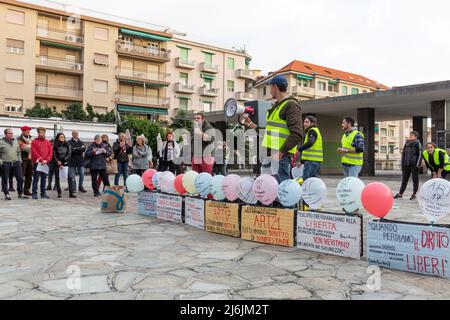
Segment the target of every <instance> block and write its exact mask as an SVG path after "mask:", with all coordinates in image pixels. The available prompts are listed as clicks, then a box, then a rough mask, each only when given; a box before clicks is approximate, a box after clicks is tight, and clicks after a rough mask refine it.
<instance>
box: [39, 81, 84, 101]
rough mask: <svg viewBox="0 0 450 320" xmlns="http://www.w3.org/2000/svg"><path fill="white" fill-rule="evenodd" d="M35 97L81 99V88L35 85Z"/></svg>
mask: <svg viewBox="0 0 450 320" xmlns="http://www.w3.org/2000/svg"><path fill="white" fill-rule="evenodd" d="M35 95H36V97H38V98H46V99H55V100H67V101H83V90H80V89H76V88H73V87H63V86H49V85H39V84H37V85H36V92H35Z"/></svg>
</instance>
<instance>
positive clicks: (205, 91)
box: [200, 87, 220, 97]
mask: <svg viewBox="0 0 450 320" xmlns="http://www.w3.org/2000/svg"><path fill="white" fill-rule="evenodd" d="M219 91H220V90H219V89H217V88H207V87H200V95H202V96H214V97H216V96H218V95H219Z"/></svg>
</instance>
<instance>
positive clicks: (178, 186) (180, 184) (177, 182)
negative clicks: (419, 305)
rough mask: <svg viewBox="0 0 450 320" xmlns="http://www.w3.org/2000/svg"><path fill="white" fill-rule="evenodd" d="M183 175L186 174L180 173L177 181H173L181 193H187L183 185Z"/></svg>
mask: <svg viewBox="0 0 450 320" xmlns="http://www.w3.org/2000/svg"><path fill="white" fill-rule="evenodd" d="M183 177H184V174H180V175H179V176H178V177H176V178H175V181H174V182H173V185H174V187H175V190H176V191H177V192H178V193H179V194H181V195H183V194H186V192H187V191H186V189H185V188H184V186H183Z"/></svg>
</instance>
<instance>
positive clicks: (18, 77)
mask: <svg viewBox="0 0 450 320" xmlns="http://www.w3.org/2000/svg"><path fill="white" fill-rule="evenodd" d="M23 73H24V71H23V70H18V69H6V70H5V81H6V82H12V83H23Z"/></svg>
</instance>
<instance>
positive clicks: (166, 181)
mask: <svg viewBox="0 0 450 320" xmlns="http://www.w3.org/2000/svg"><path fill="white" fill-rule="evenodd" d="M175 178H176V177H175V175H174V174H173V173H172V172H170V171H166V172H164V173H163V174H162V175H161V177H160V178H159V187H160V189H161V191H162V192H164V193H170V194H175V193H176V190H175V186H174V182H175Z"/></svg>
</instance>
